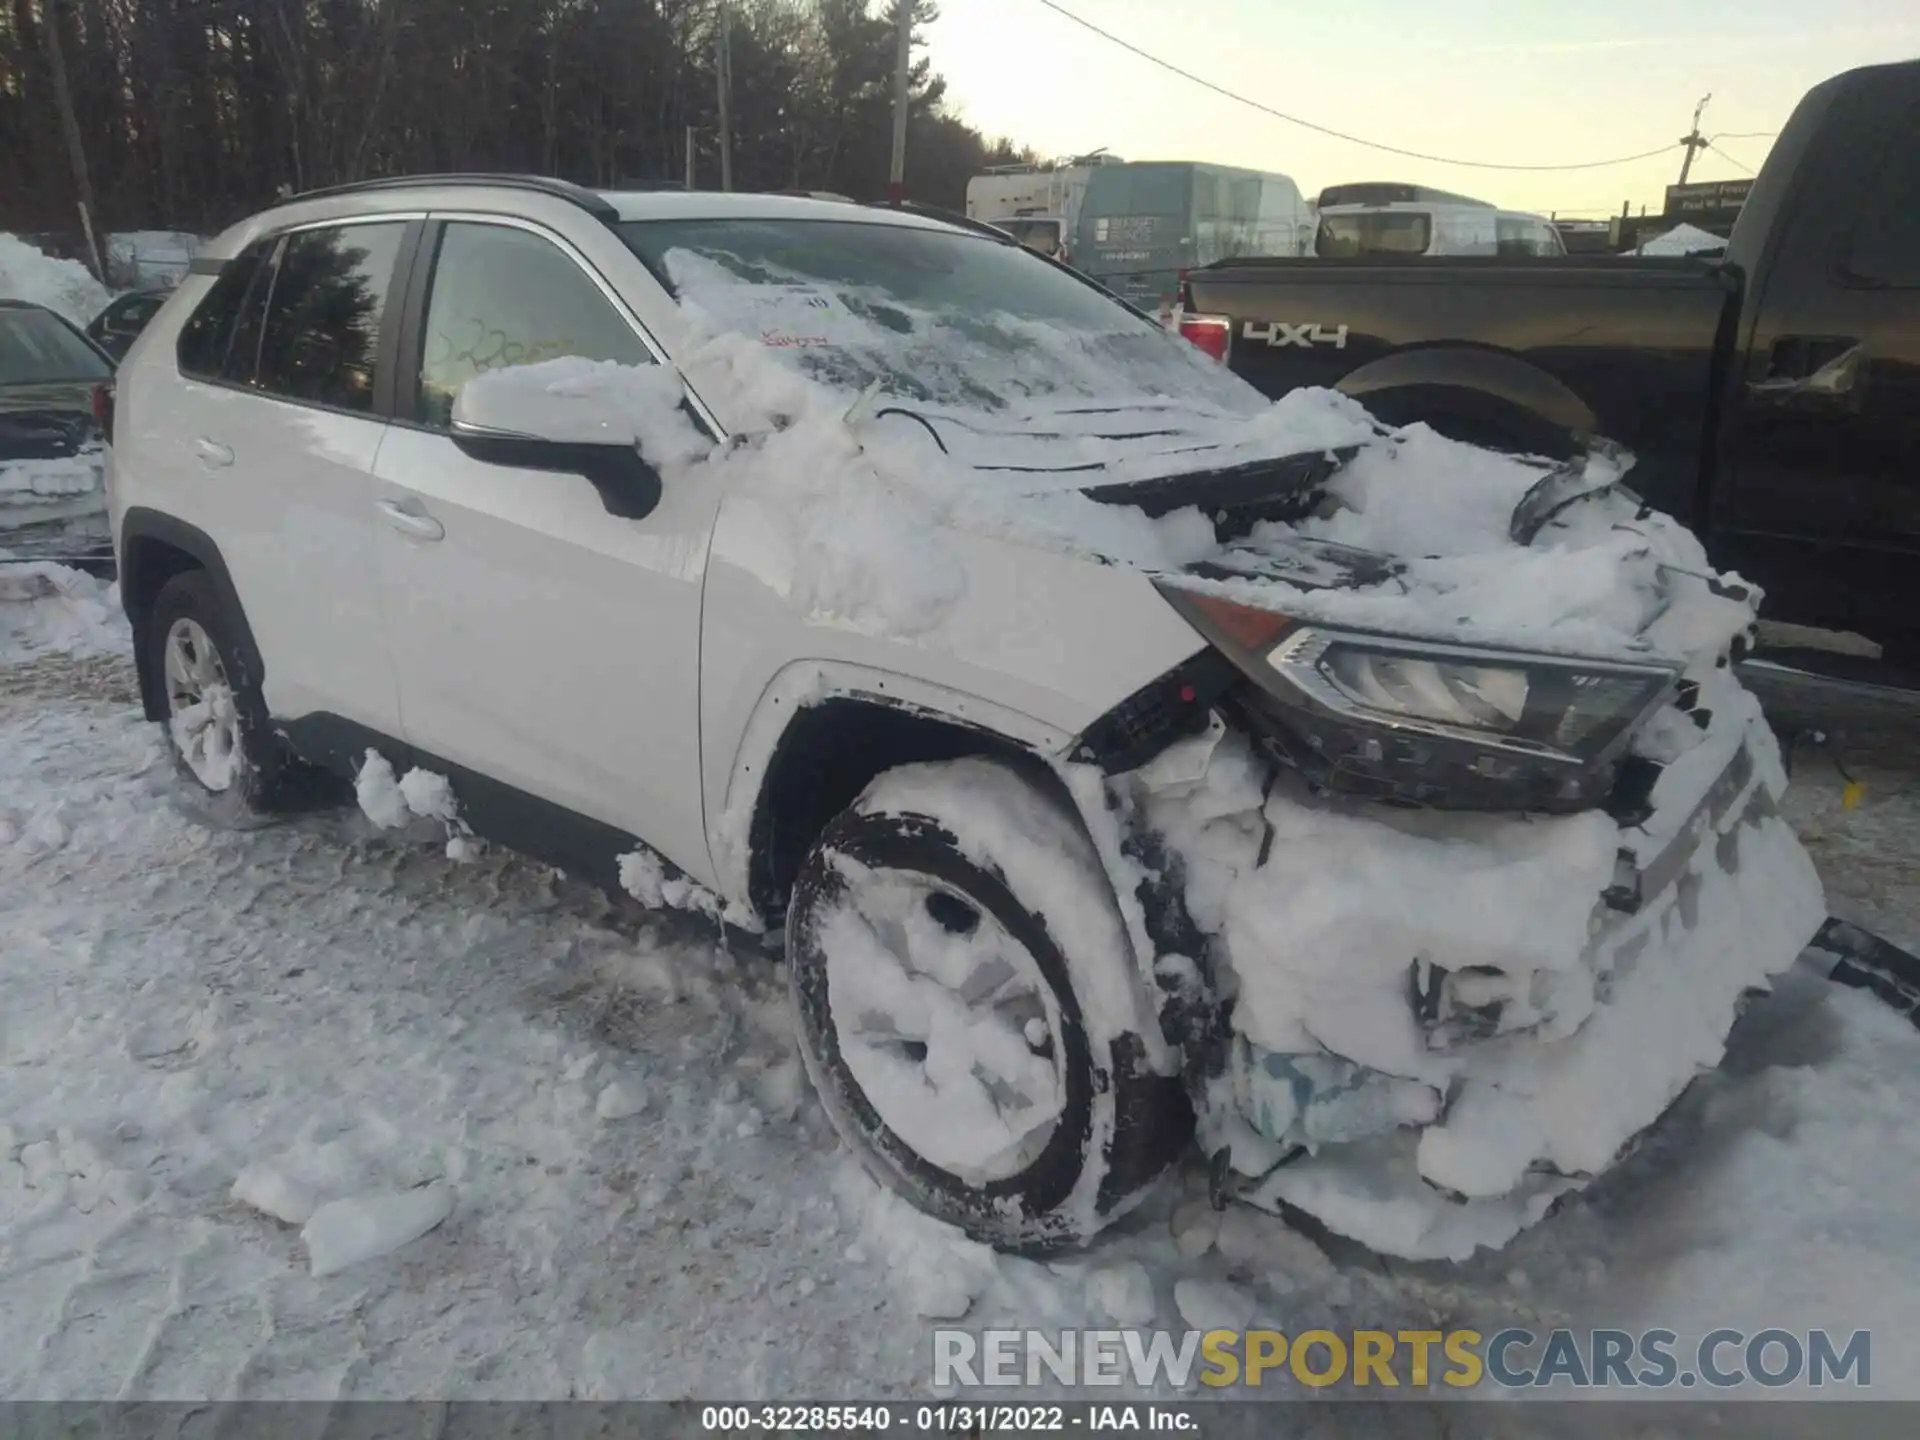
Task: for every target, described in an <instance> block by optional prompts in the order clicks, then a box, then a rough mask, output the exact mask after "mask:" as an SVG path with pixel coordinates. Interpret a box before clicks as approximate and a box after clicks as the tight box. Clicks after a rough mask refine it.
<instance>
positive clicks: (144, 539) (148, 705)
mask: <svg viewBox="0 0 1920 1440" xmlns="http://www.w3.org/2000/svg"><path fill="white" fill-rule="evenodd" d="M168 551H173V552H177V553H178V554H182V555H185V556H187V557H188V558H189V559H191V560H192V561H193V562H194V568H198V569H200V570H202V571H204V572H205V574H206V576H207V579H208V581H209V582H210V583H211V584H212V585H213V587H214V589H215V590H216V591H218V592H219V595H220V601H221V603H222V604H223V605H225V606H226V607H227V611H228V613H229V614H230V615H231V616H232V618H233V626H234V631H235V637H236V638H235V643H236V644H238V645H239V646H240V647H241V649H242V651H243V652H244V656H245V659H246V662H247V664H248V666H249V667H250V668H251V669H252V671H253V673H254V675H255V676H256V677H258V678H259V679H260V680H261V681H264V680H265V678H266V673H267V672H266V665H265V662H264V661H263V659H262V657H261V654H260V646H259V643H258V642H257V641H255V639H254V638H253V627H252V626H251V625H249V624H248V623H247V612H246V607H245V606H243V605H242V604H241V603H240V592H239V591H238V590H237V589H235V588H234V584H233V576H232V574H231V573H230V572H229V571H228V569H227V562H226V559H225V557H223V556H222V555H221V553H220V547H219V546H218V545H216V544H214V542H213V537H212V536H210V535H208V534H207V532H206V531H204V530H201V529H199V528H198V527H197V526H193V525H189V524H188V523H187V522H186V521H184V520H181V519H179V518H178V517H177V516H173V515H168V514H166V513H165V512H164V511H160V510H151V509H148V508H147V507H145V506H143V505H135V506H132V507H130V508H129V509H128V510H127V512H126V514H125V515H123V516H122V517H121V519H120V544H119V552H120V608H121V609H122V610H124V611H125V612H126V616H127V623H128V624H129V625H131V626H132V627H133V660H134V669H135V671H136V673H137V674H138V676H139V680H140V702H141V705H142V707H143V708H144V709H145V711H146V714H147V718H148V719H149V720H159V719H162V718H164V716H165V715H166V704H165V699H164V697H163V696H162V694H161V692H160V677H159V676H157V675H154V674H152V673H150V672H151V668H152V667H151V665H150V664H149V662H148V658H147V647H146V645H145V644H144V643H142V642H143V638H144V637H143V635H142V631H143V630H144V628H145V626H146V621H147V616H148V614H149V613H150V612H151V611H152V608H153V600H154V597H155V596H156V595H158V594H159V593H160V588H161V587H162V586H163V585H165V584H166V583H167V581H168V580H170V579H172V578H173V576H175V575H177V574H179V573H181V571H182V570H183V569H185V568H188V567H183V566H181V565H179V564H177V563H174V562H172V561H170V560H169V559H168V558H167V555H166V552H168Z"/></svg>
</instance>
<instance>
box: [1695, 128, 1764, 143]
mask: <svg viewBox="0 0 1920 1440" xmlns="http://www.w3.org/2000/svg"><path fill="white" fill-rule="evenodd" d="M1779 133H1780V132H1779V131H1778V130H1722V131H1721V132H1720V133H1719V134H1718V135H1710V136H1708V137H1707V138H1708V141H1709V143H1711V142H1712V141H1714V140H1771V139H1772V138H1773V137H1774V136H1776V135H1778V134H1779Z"/></svg>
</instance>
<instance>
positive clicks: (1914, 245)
mask: <svg viewBox="0 0 1920 1440" xmlns="http://www.w3.org/2000/svg"><path fill="white" fill-rule="evenodd" d="M1903 98H1904V97H1900V98H1896V97H1894V96H1892V95H1876V94H1874V93H1873V92H1872V91H1870V90H1864V91H1863V93H1861V94H1859V95H1856V96H1854V97H1852V101H1851V104H1850V105H1843V106H1842V107H1841V108H1839V109H1837V110H1836V112H1835V115H1834V118H1833V122H1832V123H1833V127H1834V130H1833V133H1835V134H1845V135H1847V136H1848V137H1849V143H1848V144H1847V145H1846V146H1844V147H1835V148H1836V149H1839V150H1840V152H1841V153H1839V154H1838V155H1836V156H1833V157H1832V158H1831V159H1830V161H1829V163H1827V164H1823V165H1821V166H1820V167H1819V169H1820V171H1821V175H1822V178H1821V181H1820V182H1819V183H1817V184H1816V185H1815V186H1814V187H1813V188H1811V189H1808V190H1804V191H1803V192H1802V195H1801V199H1800V203H1799V204H1798V206H1797V209H1796V211H1795V213H1794V214H1793V216H1792V217H1791V218H1790V219H1789V221H1788V222H1787V224H1788V226H1789V230H1788V233H1787V234H1786V235H1784V236H1783V237H1782V240H1781V242H1780V246H1779V249H1778V252H1777V257H1776V259H1775V260H1774V262H1773V265H1772V267H1771V271H1770V274H1769V276H1768V278H1767V281H1766V285H1767V288H1766V291H1765V293H1764V294H1763V295H1762V296H1761V297H1760V299H1759V305H1758V310H1757V314H1756V320H1755V324H1754V329H1753V334H1752V339H1751V343H1750V344H1749V346H1748V348H1747V352H1746V356H1745V362H1746V363H1745V373H1744V375H1743V376H1742V377H1741V381H1740V383H1739V384H1737V385H1736V386H1735V388H1734V393H1733V398H1732V405H1733V407H1734V417H1733V421H1734V423H1733V425H1732V426H1731V428H1730V430H1729V436H1728V440H1727V445H1726V451H1725V472H1724V479H1723V485H1722V488H1723V491H1724V495H1723V497H1722V503H1721V506H1720V515H1721V517H1722V524H1723V526H1724V527H1725V528H1724V531H1723V533H1722V534H1720V535H1718V536H1717V537H1716V539H1717V540H1718V541H1719V543H1720V545H1721V547H1722V552H1723V554H1722V558H1723V559H1724V560H1725V561H1726V562H1727V563H1730V564H1732V565H1734V566H1735V567H1736V568H1738V569H1740V570H1741V571H1742V572H1743V573H1745V574H1747V575H1748V576H1749V577H1750V578H1751V579H1753V580H1756V581H1758V582H1759V583H1760V584H1761V585H1763V586H1764V587H1765V588H1766V590H1767V592H1768V597H1769V598H1768V605H1767V607H1766V612H1765V613H1766V614H1768V615H1771V616H1776V617H1780V618H1785V619H1790V620H1794V621H1801V622H1805V623H1808V624H1813V625H1817V626H1821V627H1824V628H1831V629H1833V630H1836V631H1842V632H1852V633H1855V634H1858V635H1861V636H1864V637H1865V638H1866V639H1868V640H1869V641H1871V642H1873V643H1875V644H1878V645H1880V646H1882V647H1883V649H1884V650H1885V652H1886V653H1887V655H1888V656H1889V658H1895V659H1904V660H1905V661H1906V662H1907V663H1912V662H1914V661H1915V660H1920V643H1917V642H1920V105H1915V104H1912V103H1902V100H1903ZM1789 643H1790V639H1789Z"/></svg>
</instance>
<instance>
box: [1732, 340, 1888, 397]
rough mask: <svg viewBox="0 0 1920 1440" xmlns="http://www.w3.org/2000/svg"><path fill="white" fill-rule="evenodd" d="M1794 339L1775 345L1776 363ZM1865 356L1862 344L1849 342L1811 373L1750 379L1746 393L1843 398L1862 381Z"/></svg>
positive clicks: (1768, 395) (1759, 395) (1763, 395)
mask: <svg viewBox="0 0 1920 1440" xmlns="http://www.w3.org/2000/svg"><path fill="white" fill-rule="evenodd" d="M1791 343H1792V342H1786V341H1783V342H1781V344H1780V345H1776V346H1775V347H1774V355H1775V361H1776V364H1777V363H1778V360H1779V358H1780V357H1781V356H1782V355H1783V353H1784V351H1785V350H1786V349H1787V348H1790V347H1791ZM1842 343H1843V344H1844V343H1845V342H1844V341H1843V342H1842ZM1865 356H1866V352H1865V349H1864V348H1863V347H1862V346H1860V345H1858V344H1852V345H1848V346H1847V348H1846V349H1845V350H1842V351H1841V352H1840V353H1839V354H1838V355H1835V356H1834V357H1833V358H1832V359H1831V360H1828V361H1827V362H1826V363H1825V364H1824V365H1821V366H1820V367H1819V368H1818V369H1816V370H1813V371H1812V372H1811V373H1809V374H1806V375H1775V376H1769V377H1768V378H1766V379H1765V380H1752V381H1749V382H1748V383H1747V393H1748V394H1749V395H1751V396H1753V397H1754V398H1755V399H1756V400H1793V399H1799V398H1802V397H1805V398H1807V399H1817V400H1838V399H1842V398H1844V397H1845V396H1848V395H1851V394H1852V393H1853V390H1854V387H1855V386H1856V385H1858V384H1859V383H1860V366H1861V362H1862V361H1863V360H1864V359H1865Z"/></svg>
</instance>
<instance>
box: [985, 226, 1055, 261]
mask: <svg viewBox="0 0 1920 1440" xmlns="http://www.w3.org/2000/svg"><path fill="white" fill-rule="evenodd" d="M990 223H992V224H994V225H997V226H999V227H1000V228H1001V229H1002V230H1004V231H1006V232H1007V233H1008V234H1009V235H1011V236H1013V238H1014V239H1016V240H1018V241H1019V242H1020V243H1021V244H1022V245H1024V246H1026V247H1027V248H1028V249H1029V250H1037V251H1039V252H1040V254H1042V255H1058V254H1059V253H1060V222H1059V221H1058V220H1025V219H1018V220H995V221H992V222H990Z"/></svg>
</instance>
